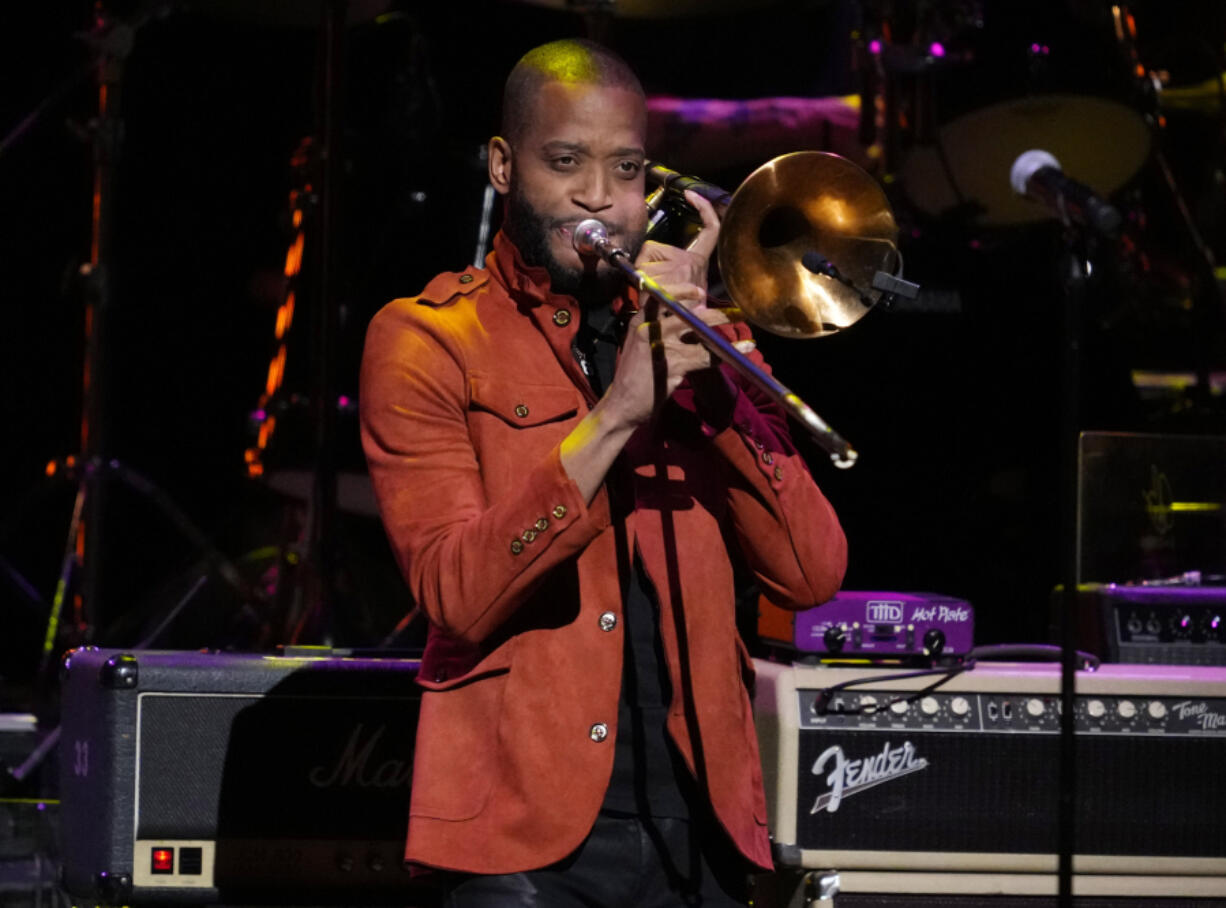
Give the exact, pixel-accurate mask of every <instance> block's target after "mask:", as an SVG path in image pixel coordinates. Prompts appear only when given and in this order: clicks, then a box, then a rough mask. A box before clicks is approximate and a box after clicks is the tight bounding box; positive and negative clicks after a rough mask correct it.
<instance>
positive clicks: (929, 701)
mask: <svg viewBox="0 0 1226 908" xmlns="http://www.w3.org/2000/svg"><path fill="white" fill-rule="evenodd" d="M940 708H941V707H940V704H939V703H937V698H936V697H925V698H924V699H923V700H920V711H921V712H923V714H924V715H925V716H935V715H936V714H937V710H938V709H940Z"/></svg>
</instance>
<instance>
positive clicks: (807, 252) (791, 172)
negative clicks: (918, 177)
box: [574, 151, 918, 469]
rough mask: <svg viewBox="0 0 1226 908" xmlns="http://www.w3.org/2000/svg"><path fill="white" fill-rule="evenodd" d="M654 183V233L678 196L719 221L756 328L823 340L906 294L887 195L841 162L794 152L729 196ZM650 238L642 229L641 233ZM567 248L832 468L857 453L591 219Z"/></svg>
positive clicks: (664, 172)
mask: <svg viewBox="0 0 1226 908" xmlns="http://www.w3.org/2000/svg"><path fill="white" fill-rule="evenodd" d="M647 173H648V179H649V180H650V181H651V182H653V183H655V184H657V185H656V188H655V189H654V191H653V192H652V193H651V195H650V196H648V199H647V205H648V208H649V212H650V216H651V221H650V223H651V225H652V227H655V226H657V225H658V224H659V223H660V221H661V219H662V218H663V217H664V216H665V214H666V212H667V208H666V206H669V205H671V206H673V207H674V208H675V207H677V206H678V205H681V204H684V202H679V201H678V200H679V199H680V198H681V194H682V193H683V192H684V191H685V190H686V189H693V190H695V191H697V192H699V193H700V194H701V195H703V196H705V197H706V198H708V199H709V200H710V201H711V202H712V203H713V204H714V205H715V207H716V209H717V210H719V211H720V214H721V215H722V223H721V227H720V234H719V244H718V249H717V253H718V260H719V266H720V273H721V275H722V276H723V279H724V284H725V286H726V287H727V289H728V294H729V296H730V297H731V298H732V301H733V302H734V303H735V304H736V305H737V307H738V308H739V309H740V310H741V312H742V313H743V314H744V316H745V318H746V319H747V320H748V321H749V322H751V323H752V324H754V325H756V326H758V327H760V328H762V329H764V330H766V331H769V332H771V333H772V334H778V335H781V336H784V337H824V336H827V335H830V334H834V333H835V332H837V331H841V330H842V329H843V328H846V327H849V326H850V325H852V324H854V323H855V322H856V321H859V319H860V318H862V317H863V316H864V315H865V314H866V313H867V312H868V310H869V309H871V308H872V307H873V306H874V305H875V304H876V303H877V302H879V301H880V300H881V298H882V297H883V296H889V295H893V294H895V293H897V294H900V295H906V296H913V295H914V293H915V291H916V290H918V288H917V287H916V285H914V284H910V283H908V282H906V281H903V280H901V279H900V276H899V275H900V274H901V270H902V256H901V254H900V253H899V251H898V225H897V223H896V222H895V220H894V214H893V212H892V211H891V210H890V205H889V202H888V201H887V200H886V198H885V193H884V192H882V191H881V187H880V186H878V185H877V183H876V181H875V180H873V178H872V177H871V176H869V175H868V174H867V173H866V172H865V171H864V170H862V169H861V168H860V167H858V166H857V165H855V164H853V163H852V162H851V161H848V160H847V159H846V158H842V157H839V156H838V155H833V154H826V153H823V152H813V151H808V152H795V153H793V154H786V155H782V156H780V157H778V158H775V159H773V160H771V161H768V162H767V163H766V164H764V165H762V166H761V167H759V168H758V169H757V170H755V171H754V172H753V173H752V174H750V176H749V177H748V178H747V179H746V180H745V182H744V183H742V184H741V186H740V187H739V188H738V189H737V190H736V192H735V193H733V194H732V195H731V196H730V195H729V194H728V193H727V192H725V191H724V190H722V189H720V188H719V187H718V186H714V185H712V184H710V183H704V182H703V181H701V180H697V179H695V178H693V177H683V176H681V175H680V174H678V173H676V172H674V171H671V170H669V169H668V168H666V167H663V166H661V165H659V164H654V163H652V162H650V161H649V162H648V165H647ZM687 207H688V206H687ZM649 229H650V228H649ZM574 245H575V249H576V250H577V251H578V252H579V253H580V254H583V255H599V256H601V257H602V258H603V259H605V260H606V261H607V262H609V264H610V265H612V266H613V267H615V268H617V269H619V270H620V271H622V272H623V273H624V274H625V275H626V277H627V278H628V279H629V280H630V281H631V283H633V284H634V285H635V286H637V287H638V288H639V290H640V291H641V292H644V293H650V294H651V295H652V296H654V297H655V298H656V299H658V300H659V301H660V302H661V303H662V304H664V305H665V306H667V307H668V308H669V309H670V310H671V311H672V312H673V313H674V314H675V315H677V316H678V317H679V318H681V319H682V320H683V321H684V322H685V323H686V325H688V326H689V328H690V329H691V330H693V331H694V333H695V334H696V335H697V337H698V339H699V341H700V342H701V343H702V344H703V345H704V346H705V347H706V348H707V349H708V350H710V351H711V353H712V354H713V355H715V356H717V357H719V358H720V359H721V360H722V361H724V362H725V363H727V364H728V365H729V366H731V367H732V368H733V369H735V370H736V371H737V372H738V373H739V374H740V375H742V376H743V377H744V378H745V379H746V380H747V381H749V382H751V383H752V384H754V385H756V386H757V387H758V388H760V389H761V390H762V391H763V392H764V393H765V394H767V395H768V396H769V397H770V398H771V399H772V400H774V401H775V402H776V403H778V404H779V405H780V406H782V407H783V408H784V410H785V411H786V412H788V413H789V414H790V415H791V416H792V417H793V418H795V419H796V420H797V421H798V422H799V423H800V424H801V425H802V426H804V427H805V428H806V429H807V430H808V431H809V434H810V435H812V436H813V439H814V441H816V442H817V444H818V445H820V446H821V447H822V449H823V450H825V451H826V453H827V454H829V455H830V459H831V461H832V462H833V463H834V465H835V466H836V467H839V468H840V469H847V468H848V467H851V466H853V465H854V464H855V462H856V458H857V457H858V456H859V455H858V453H857V452H856V449H855V448H853V447H852V446H851V444H850V443H849V442H848V441H847V440H846V439H845V438H843V437H842V436H841V435H839V433H838V432H836V431H835V430H834V429H833V428H831V426H830V425H829V424H828V423H826V421H825V420H823V419H822V418H821V417H820V416H818V415H817V413H816V412H814V410H813V408H812V407H810V406H809V405H808V404H806V403H805V402H804V401H803V400H801V399H800V397H799V396H798V395H797V394H796V393H795V392H794V391H792V390H790V389H789V388H787V387H786V386H785V385H783V384H782V383H781V382H780V381H779V380H778V379H776V378H775V377H774V376H772V375H770V374H768V373H767V372H765V371H764V370H763V369H761V368H759V367H758V366H756V365H754V363H753V362H751V361H750V360H749V358H748V357H746V356H745V355H744V354H743V353H741V352H740V351H739V350H737V349H736V348H735V347H734V346H733V345H732V344H731V343H729V342H728V341H727V340H726V339H725V338H724V337H723V335H722V334H720V333H719V332H717V331H715V330H714V329H713V328H711V327H710V326H709V325H707V323H706V322H704V321H702V319H700V318H699V317H698V316H696V315H694V314H693V313H692V312H690V311H689V309H687V308H686V306H685V305H684V304H683V303H681V302H680V301H679V300H677V299H674V298H673V297H671V296H670V295H669V294H668V293H667V292H666V291H665V290H664V289H663V288H662V287H660V285H659V284H658V283H656V281H654V280H652V279H651V278H650V277H648V276H647V275H646V274H644V273H643V272H641V271H639V270H638V269H637V268H635V267H634V263H633V262H632V261H631V259H630V256H629V254H628V253H627V252H626V251H625V250H623V249H620V248H618V247H617V246H615V245H613V243H612V242H611V241H610V240H609V236H608V231H607V230H606V229H605V226H604V225H603V224H602V223H601V222H600V221H598V220H595V219H588V220H585V221H583V222H582V223H580V224H579V225H578V227H577V228H576V229H575V233H574Z"/></svg>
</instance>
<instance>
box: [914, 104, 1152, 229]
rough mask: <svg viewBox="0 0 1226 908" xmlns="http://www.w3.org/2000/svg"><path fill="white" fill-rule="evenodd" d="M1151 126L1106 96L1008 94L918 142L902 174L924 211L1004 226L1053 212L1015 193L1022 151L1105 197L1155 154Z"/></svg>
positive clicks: (1119, 186)
mask: <svg viewBox="0 0 1226 908" xmlns="http://www.w3.org/2000/svg"><path fill="white" fill-rule="evenodd" d="M1150 141H1151V138H1150V131H1149V127H1148V126H1147V125H1146V123H1145V120H1144V119H1143V118H1142V117H1141V116H1140V115H1139V114H1137V113H1136V112H1135V111H1133V110H1132V109H1130V108H1128V107H1125V106H1124V105H1122V104H1118V103H1116V102H1114V101H1107V100H1104V99H1102V98H1092V97H1082V96H1078V95H1040V96H1035V97H1030V98H1024V99H1021V100H1017V101H1006V102H1004V103H1001V104H994V105H992V106H990V107H985V108H982V109H981V110H978V111H975V112H973V113H970V114H967V115H966V116H963V117H959V118H958V119H956V120H954V121H953V122H951V123H949V124H947V125H945V126H943V127H941V128H940V130H939V132H938V139H937V143H936V144H934V145H921V146H918V147H916V148H914V149H913V150H912V151H911V152H910V154H908V155H907V157H906V159H905V160H904V161H903V163H902V167H901V168H900V169H899V176H900V178H901V180H902V185H903V188H904V190H905V191H906V194H907V196H908V198H910V200H911V202H912V203H913V204H914V205H915V207H916V208H918V209H919V210H920V211H923V212H926V213H927V214H931V215H934V216H948V215H950V214H953V213H956V212H957V210H958V209H960V208H961V209H964V211H965V220H966V222H967V223H969V224H973V225H977V226H984V227H1006V226H1013V225H1018V224H1027V223H1032V222H1035V221H1042V220H1045V219H1047V218H1050V217H1053V215H1052V214H1051V213H1050V212H1049V211H1048V210H1047V209H1045V208H1043V207H1042V206H1040V205H1036V204H1034V203H1033V202H1031V201H1029V200H1027V199H1025V198H1022V197H1020V196H1018V195H1016V194H1015V193H1014V192H1013V189H1012V187H1011V186H1010V185H1009V170H1010V168H1011V167H1012V166H1013V162H1014V161H1015V160H1017V157H1018V155H1020V154H1021V153H1022V152H1024V151H1029V150H1030V149H1032V148H1041V149H1043V150H1044V151H1049V152H1051V153H1052V154H1053V155H1055V156H1056V159H1057V160H1058V161H1059V162H1060V165H1061V168H1062V169H1063V170H1064V172H1065V173H1067V174H1068V175H1069V176H1071V177H1073V178H1074V179H1076V180H1078V181H1080V182H1082V183H1086V184H1087V185H1089V186H1090V187H1091V188H1092V189H1093V190H1094V191H1095V192H1096V193H1098V194H1099V195H1101V196H1104V197H1105V196H1108V195H1110V194H1111V193H1113V192H1115V191H1116V190H1117V189H1119V188H1121V187H1122V186H1123V185H1124V184H1125V183H1127V182H1128V181H1129V180H1130V179H1132V177H1133V176H1134V175H1135V174H1136V173H1137V171H1139V170H1140V169H1141V167H1142V165H1143V164H1144V163H1145V160H1146V158H1147V157H1148V156H1149V150H1150Z"/></svg>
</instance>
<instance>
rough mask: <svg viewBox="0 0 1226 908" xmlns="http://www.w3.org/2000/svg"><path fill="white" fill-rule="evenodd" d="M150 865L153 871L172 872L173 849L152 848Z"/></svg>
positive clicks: (173, 868) (173, 861)
mask: <svg viewBox="0 0 1226 908" xmlns="http://www.w3.org/2000/svg"><path fill="white" fill-rule="evenodd" d="M150 865H151V869H152V871H153V872H154V873H174V872H175V850H174V849H173V848H154V849H153V857H152V860H151V862H150Z"/></svg>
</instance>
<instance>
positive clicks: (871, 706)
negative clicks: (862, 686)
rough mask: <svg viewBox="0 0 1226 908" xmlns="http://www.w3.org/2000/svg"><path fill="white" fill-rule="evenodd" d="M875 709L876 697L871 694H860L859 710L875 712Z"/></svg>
mask: <svg viewBox="0 0 1226 908" xmlns="http://www.w3.org/2000/svg"><path fill="white" fill-rule="evenodd" d="M876 711H877V698H876V697H874V696H873V695H872V694H861V695H860V712H862V713H869V714H871V713H875V712H876Z"/></svg>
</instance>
